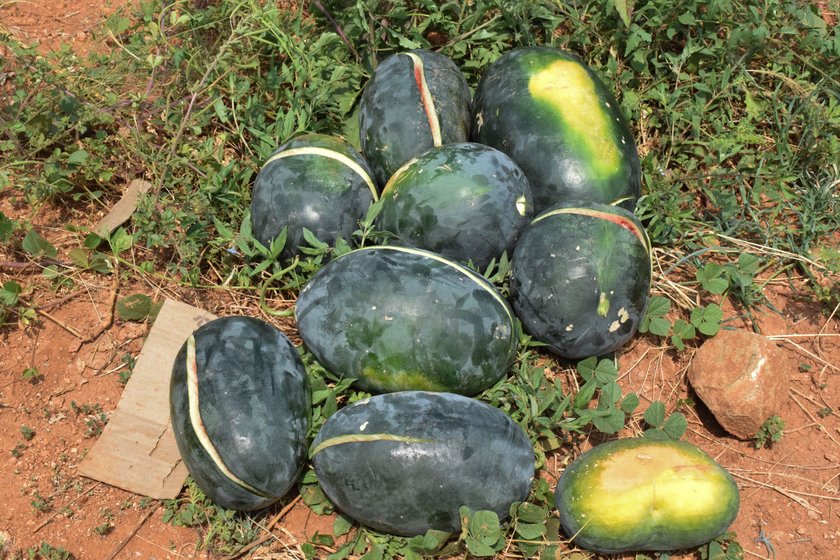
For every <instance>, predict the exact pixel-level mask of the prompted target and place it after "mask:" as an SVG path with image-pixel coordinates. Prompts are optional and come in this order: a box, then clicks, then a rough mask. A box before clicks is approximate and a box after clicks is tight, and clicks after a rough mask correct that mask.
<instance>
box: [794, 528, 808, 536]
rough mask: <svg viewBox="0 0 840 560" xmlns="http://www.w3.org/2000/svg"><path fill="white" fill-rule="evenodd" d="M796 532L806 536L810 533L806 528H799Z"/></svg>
mask: <svg viewBox="0 0 840 560" xmlns="http://www.w3.org/2000/svg"><path fill="white" fill-rule="evenodd" d="M796 532H797V533H799V534H800V535H804V534H805V533H807V532H808V531H807V530H806V529H805V527H797V528H796Z"/></svg>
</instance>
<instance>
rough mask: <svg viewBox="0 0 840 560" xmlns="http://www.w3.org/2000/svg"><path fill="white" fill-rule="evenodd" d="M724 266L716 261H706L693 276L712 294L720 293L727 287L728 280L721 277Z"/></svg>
mask: <svg viewBox="0 0 840 560" xmlns="http://www.w3.org/2000/svg"><path fill="white" fill-rule="evenodd" d="M723 273H724V268H723V267H722V266H720V265H719V264H717V263H713V262H709V263H706V264H705V266H703V268H701V269H699V270H698V271H697V272H696V273H695V278H697V281H698V282H700V285H701V286H703V289H704V290H707V291H709V292H711V293H713V294H722V293H723V292H725V291H726V289H727V288H728V287H729V282H728V281H727V280H726V278H723Z"/></svg>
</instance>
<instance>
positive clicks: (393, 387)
mask: <svg viewBox="0 0 840 560" xmlns="http://www.w3.org/2000/svg"><path fill="white" fill-rule="evenodd" d="M295 317H296V319H297V325H298V331H299V332H300V336H301V338H302V339H303V341H304V343H305V344H306V347H307V348H308V349H309V350H310V351H311V352H312V354H313V355H314V356H315V358H316V359H317V360H318V361H319V362H320V363H321V364H322V365H323V366H324V367H326V368H327V369H328V370H329V371H331V372H332V373H334V374H335V375H338V376H341V377H353V378H357V379H358V381H357V382H356V384H357V386H358V387H360V388H361V389H363V390H366V391H371V392H388V391H402V390H408V389H422V390H432V391H450V392H453V393H462V394H467V395H472V394H476V393H479V392H481V391H483V390H484V389H486V388H488V387H490V386H491V385H492V384H494V383H495V382H496V381H498V380H499V379H500V378H501V377H502V376H503V375H505V373H507V371H508V369H509V368H510V366H511V364H512V363H513V360H514V358H515V357H516V349H517V344H518V336H517V329H516V323H515V319H514V316H513V312H512V311H511V309H510V307H509V306H508V304H507V302H506V301H505V300H504V298H503V297H502V296H501V294H499V292H498V291H497V290H496V289H495V288H494V287H493V285H492V284H490V283H489V282H488V281H487V280H485V279H484V278H483V277H482V276H480V275H479V274H477V273H475V272H473V271H471V270H469V269H468V268H466V267H464V266H462V265H459V264H457V263H454V262H452V261H450V260H448V259H445V258H444V257H441V256H440V255H437V254H435V253H431V252H428V251H422V250H420V249H412V248H405V247H393V246H387V247H366V248H363V249H357V250H355V251H351V252H349V253H347V254H345V255H342V256H340V257H338V258H336V259H335V260H333V261H331V262H330V263H328V264H327V265H326V266H324V267H323V268H322V269H321V270H319V271H318V272H317V273H316V274H315V275H314V276H313V277H312V279H311V280H310V281H309V282H308V283H307V284H306V286H304V288H303V289H302V290H301V291H300V294H299V295H298V299H297V303H296V305H295Z"/></svg>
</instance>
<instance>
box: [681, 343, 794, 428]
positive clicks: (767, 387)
mask: <svg viewBox="0 0 840 560" xmlns="http://www.w3.org/2000/svg"><path fill="white" fill-rule="evenodd" d="M787 366H788V364H787V359H786V357H785V355H784V353H783V352H782V351H781V350H780V349H779V348H778V347H777V346H776V345H775V344H774V343H773V342H772V341H771V340H769V339H767V338H766V337H764V336H762V335H760V334H755V333H752V332H749V331H741V330H735V331H721V332H720V333H718V334H717V335H716V336H715V337H714V338H711V339H709V340H707V341H706V342H705V343H703V345H702V346H701V347H700V348H699V349H698V350H697V352H696V353H695V354H694V359H693V360H692V362H691V365H690V366H689V369H688V380H689V381H690V382H691V386H692V387H694V390H695V391H696V392H697V396H698V397H700V399H701V400H702V401H703V402H704V403H705V404H706V406H707V407H708V408H709V410H710V411H711V412H712V414H714V415H715V418H717V420H718V422H720V425H721V426H723V428H724V429H725V430H726V431H727V432H729V433H730V434H732V435H734V436H735V437H737V438H740V439H750V438H752V437H753V436H755V434H756V432H758V430H759V429H760V428H761V425H762V424H763V423H764V421H765V420H767V418H769V417H770V416H773V415H774V414H779V412H780V411H781V410H782V406H783V404H784V402H785V399H786V398H787V394H788V390H789V389H790V373H791V372H790V371H789V368H788V367H787Z"/></svg>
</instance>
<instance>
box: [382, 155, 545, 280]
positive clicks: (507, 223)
mask: <svg viewBox="0 0 840 560" xmlns="http://www.w3.org/2000/svg"><path fill="white" fill-rule="evenodd" d="M381 200H382V203H381V205H382V209H381V211H380V213H379V216H378V221H377V228H378V229H379V230H381V231H386V232H389V233H392V234H393V235H394V236H395V238H396V239H395V241H394V243H397V244H399V245H405V246H409V247H419V248H421V249H428V250H430V251H434V252H436V253H439V254H441V255H443V256H445V257H447V258H450V259H452V260H456V261H464V262H466V261H471V262H472V263H473V264H474V265H475V266H477V267H480V268H481V269H483V268H484V267H486V266H487V265H488V264H489V263H490V261H491V260H493V259H498V258H499V257H500V256H501V255H502V253H503V252H505V251H507V252H508V255H510V253H511V252H512V251H513V246H514V245H515V243H516V239H517V238H518V237H519V234H520V233H521V231H522V229H523V228H524V227H525V226H526V225H527V224H528V223H529V222H530V221H531V219H532V218H533V203H532V200H531V187H530V186H529V185H528V180H527V179H526V178H525V175H524V174H523V173H522V170H521V169H519V166H517V165H516V164H515V163H514V162H513V161H511V159H510V158H509V157H507V156H506V155H505V154H503V153H502V152H500V151H498V150H496V149H493V148H490V147H488V146H483V145H481V144H474V143H458V144H446V145H444V146H440V147H438V148H432V149H430V150H428V151H427V152H425V153H423V154H422V155H420V156H418V157H417V158H415V159H413V160H411V161H409V162H408V163H406V164H405V165H403V166H402V167H401V168H400V169H398V170H397V172H396V173H395V174H394V175H393V176H392V177H391V179H390V180H389V181H388V184H387V185H386V186H385V188H384V190H383V192H382V197H381Z"/></svg>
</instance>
